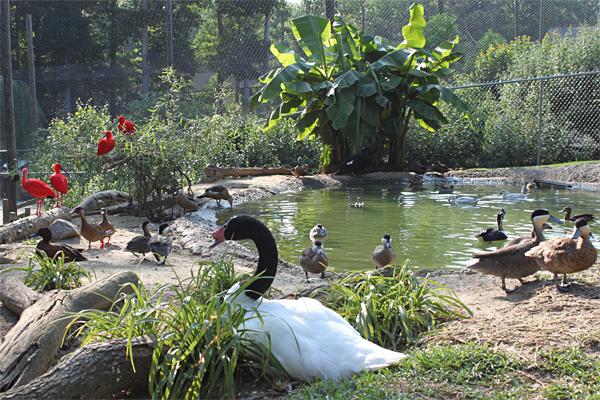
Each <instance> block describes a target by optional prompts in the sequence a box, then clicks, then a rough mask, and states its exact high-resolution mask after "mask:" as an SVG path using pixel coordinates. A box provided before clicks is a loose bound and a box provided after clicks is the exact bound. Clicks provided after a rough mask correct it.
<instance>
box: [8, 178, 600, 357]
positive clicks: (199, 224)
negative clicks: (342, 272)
mask: <svg viewBox="0 0 600 400" xmlns="http://www.w3.org/2000/svg"><path fill="white" fill-rule="evenodd" d="M599 171H600V169H599ZM405 178H406V174H395V175H394V174H392V175H390V174H379V175H378V174H374V175H372V176H370V177H369V178H367V179H370V180H374V179H382V180H386V181H388V182H389V181H401V180H404V179H405ZM345 179H346V178H331V177H324V176H318V177H310V178H303V179H295V178H292V177H286V176H274V177H260V178H254V179H236V180H230V181H226V182H223V183H224V184H226V185H227V186H228V187H229V188H231V192H232V195H233V196H234V198H235V199H236V200H235V203H238V204H239V203H240V202H243V201H248V200H255V199H258V198H261V197H265V196H270V195H274V194H277V193H280V192H283V191H288V190H300V189H302V188H303V187H309V188H323V187H335V186H340V185H341V184H343V183H345ZM362 179H366V178H365V177H364V176H363V177H362ZM207 186H209V185H208V184H204V185H197V186H194V192H195V193H197V194H199V193H202V192H203V189H204V188H205V187H207ZM234 207H235V204H234ZM220 210H222V208H219V207H217V205H216V203H215V202H214V201H210V202H206V203H204V204H203V206H202V208H201V210H200V211H198V212H195V213H191V214H187V215H185V216H183V217H181V218H179V219H177V220H176V221H174V222H173V223H172V224H171V226H172V228H173V239H174V240H175V248H174V250H173V253H172V254H171V256H170V257H169V259H168V261H167V265H166V266H163V265H159V264H157V263H156V262H155V261H154V260H151V259H150V258H151V256H150V255H148V256H147V259H142V258H141V257H135V256H133V255H132V254H130V253H128V252H126V251H124V248H125V245H126V243H127V242H128V241H129V240H130V239H131V238H132V237H134V236H135V235H139V234H141V228H140V226H141V223H142V221H143V219H141V218H137V217H131V216H122V215H114V216H111V220H112V221H113V222H114V223H115V225H116V227H117V229H118V230H117V232H116V233H115V235H114V236H113V239H112V241H111V246H109V247H107V249H106V250H99V249H98V244H94V246H93V249H92V250H91V251H88V250H87V249H86V251H85V252H84V254H85V255H86V256H87V257H88V259H89V261H86V262H82V263H81V264H82V265H83V266H85V267H87V268H90V269H92V270H93V271H94V273H95V275H96V277H97V278H101V277H104V276H107V275H110V274H113V273H115V272H119V271H124V270H132V271H135V272H137V273H138V274H139V275H140V277H141V278H142V279H143V281H144V282H145V283H146V284H148V285H155V284H163V283H169V282H175V281H176V277H175V274H177V275H178V276H179V277H180V278H185V277H188V276H189V274H190V271H191V270H194V269H196V268H197V267H198V263H199V262H202V261H206V260H208V259H215V258H217V259H218V258H219V257H222V256H223V255H227V256H232V257H233V260H234V263H235V265H236V268H237V269H239V270H240V271H245V272H251V271H252V270H253V268H254V266H255V263H256V256H255V253H254V251H253V249H246V248H244V247H242V246H240V245H238V244H236V243H224V244H222V245H220V246H218V247H217V248H215V249H213V250H209V249H208V246H209V245H210V243H212V239H211V236H210V233H211V231H212V230H214V229H215V228H216V227H217V226H216V223H215V221H216V215H217V213H218V212H219V211H220ZM77 223H78V222H77ZM65 243H69V244H71V245H76V246H77V245H78V246H79V247H86V248H87V243H84V242H83V241H82V242H79V241H77V240H68V241H65ZM33 248H34V245H33V244H26V243H16V244H10V245H2V246H0V252H7V253H8V254H7V256H12V257H16V256H20V257H21V262H20V264H21V265H23V264H25V265H26V263H27V261H26V260H27V254H29V253H30V252H31V251H32V250H33ZM0 268H1V267H0ZM572 277H573V278H575V280H576V284H574V285H573V290H572V291H571V292H570V293H568V294H560V293H558V292H557V290H556V288H555V287H554V286H553V284H552V282H551V280H550V279H549V278H550V277H549V275H548V274H545V273H539V274H537V275H536V276H535V277H529V281H530V282H531V283H528V284H527V285H525V286H524V287H522V288H520V289H519V290H517V291H516V292H514V293H513V294H510V295H506V294H505V293H504V292H503V291H502V290H501V288H500V280H499V278H495V277H489V276H482V275H479V274H475V273H468V272H443V271H440V272H435V273H433V276H432V278H433V279H435V280H437V281H438V282H440V283H443V284H445V285H447V286H448V287H449V288H451V289H453V290H454V291H455V292H456V294H457V295H458V297H459V298H460V299H461V300H462V301H463V302H464V303H465V304H466V305H467V306H468V307H469V308H470V309H471V310H472V311H473V313H474V315H473V317H472V318H469V319H466V320H460V321H451V322H449V323H447V324H445V325H444V326H443V327H442V329H441V330H440V331H438V332H437V333H436V334H434V335H432V336H431V337H430V338H429V339H428V340H429V341H431V342H434V343H442V342H446V343H447V342H451V343H455V342H465V341H468V340H474V341H478V342H483V343H488V344H490V345H492V346H498V347H500V348H502V349H503V350H505V351H508V352H510V353H512V354H514V355H516V356H517V357H522V358H527V359H535V353H536V351H537V350H539V349H540V348H548V347H557V346H558V347H563V346H572V345H576V344H584V345H587V346H589V348H590V350H591V351H597V350H598V343H599V342H600V313H598V312H597V310H598V309H599V308H600V276H599V275H598V266H597V265H596V266H594V267H593V268H592V269H590V270H588V271H586V272H584V273H581V274H575V275H573V276H572ZM335 278H336V276H335V274H329V275H328V278H327V279H335ZM322 284H323V282H322V280H321V279H320V278H312V279H311V282H310V283H308V284H307V283H306V282H305V279H304V274H303V273H302V270H301V269H300V268H299V267H298V266H295V265H292V264H288V263H285V262H281V263H280V266H279V270H278V274H277V278H276V279H275V282H274V287H275V288H276V289H277V290H278V291H279V293H281V295H289V294H293V293H299V292H302V291H304V290H306V289H309V288H311V287H313V286H318V285H322ZM510 284H513V285H515V284H516V285H518V281H514V282H510ZM15 321H16V319H15V318H14V316H12V315H11V314H10V313H9V312H7V311H6V310H5V309H4V308H3V307H0V340H1V338H2V337H3V335H4V332H5V331H6V330H7V329H8V328H9V327H10V326H11V325H12V324H14V323H15Z"/></svg>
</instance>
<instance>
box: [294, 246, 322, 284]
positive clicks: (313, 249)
mask: <svg viewBox="0 0 600 400" xmlns="http://www.w3.org/2000/svg"><path fill="white" fill-rule="evenodd" d="M328 265H329V258H327V255H326V254H325V251H324V250H323V247H322V244H321V241H319V240H317V241H315V243H314V245H313V246H310V247H307V248H306V249H304V251H303V252H302V254H301V255H300V266H301V267H302V269H303V270H304V275H306V282H308V273H309V272H310V273H311V274H321V278H325V270H326V269H327V266H328Z"/></svg>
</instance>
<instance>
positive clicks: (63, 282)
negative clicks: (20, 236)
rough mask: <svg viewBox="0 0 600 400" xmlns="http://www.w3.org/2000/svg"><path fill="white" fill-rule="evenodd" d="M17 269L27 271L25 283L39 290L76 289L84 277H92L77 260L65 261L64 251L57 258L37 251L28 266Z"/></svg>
mask: <svg viewBox="0 0 600 400" xmlns="http://www.w3.org/2000/svg"><path fill="white" fill-rule="evenodd" d="M15 269H19V270H23V271H25V272H26V275H25V284H26V285H27V286H29V287H30V288H32V289H33V290H35V291H38V292H48V291H50V290H54V289H60V290H69V289H75V288H78V287H80V286H81V285H82V284H83V283H82V278H87V279H89V280H91V278H92V274H91V273H90V272H89V271H87V270H85V269H84V268H82V267H81V266H79V265H78V264H77V263H76V262H69V263H65V256H64V254H62V253H59V255H58V256H57V257H56V258H50V257H48V256H47V255H46V254H45V253H36V254H34V255H33V256H31V258H30V259H29V264H28V266H27V267H22V268H20V267H19V268H15Z"/></svg>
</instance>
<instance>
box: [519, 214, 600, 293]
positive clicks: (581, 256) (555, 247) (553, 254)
mask: <svg viewBox="0 0 600 400" xmlns="http://www.w3.org/2000/svg"><path fill="white" fill-rule="evenodd" d="M590 236H592V232H591V231H590V226H589V225H588V223H587V221H586V220H585V219H583V218H581V219H578V220H577V221H575V231H574V232H573V237H571V238H557V239H552V240H548V241H546V242H544V243H541V244H540V245H539V246H537V247H535V248H533V249H531V250H529V251H528V252H527V253H525V255H526V256H527V257H529V258H531V259H533V260H535V261H536V262H537V263H538V265H539V266H540V268H543V269H545V270H546V271H550V272H552V273H553V274H554V282H555V283H556V287H557V289H558V291H559V292H568V291H569V290H570V288H569V285H568V284H567V274H572V273H574V272H579V271H583V270H586V269H588V268H590V267H591V266H592V265H594V263H595V262H596V257H597V255H598V253H597V251H596V248H595V247H594V245H593V244H592V242H591V241H590ZM558 274H563V281H562V285H561V284H560V283H559V279H558Z"/></svg>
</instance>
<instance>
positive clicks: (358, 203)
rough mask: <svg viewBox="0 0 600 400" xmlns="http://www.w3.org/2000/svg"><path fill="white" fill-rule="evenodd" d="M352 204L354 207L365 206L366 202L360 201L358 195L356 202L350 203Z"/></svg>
mask: <svg viewBox="0 0 600 400" xmlns="http://www.w3.org/2000/svg"><path fill="white" fill-rule="evenodd" d="M350 206H351V207H354V208H363V207H364V206H365V202H364V201H360V197H357V198H356V200H355V201H354V203H350Z"/></svg>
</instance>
